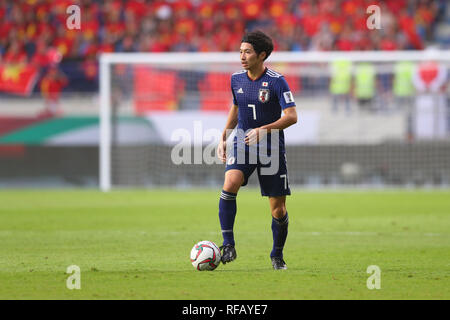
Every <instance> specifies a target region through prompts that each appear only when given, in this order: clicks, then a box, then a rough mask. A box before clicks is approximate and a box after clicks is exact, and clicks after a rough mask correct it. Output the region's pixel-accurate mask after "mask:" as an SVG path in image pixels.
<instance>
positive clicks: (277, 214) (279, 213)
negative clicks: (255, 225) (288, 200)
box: [272, 205, 286, 219]
mask: <svg viewBox="0 0 450 320" xmlns="http://www.w3.org/2000/svg"><path fill="white" fill-rule="evenodd" d="M285 214H286V207H285V206H284V205H279V206H276V207H274V208H272V217H274V218H276V219H281V218H283V217H284V215H285Z"/></svg>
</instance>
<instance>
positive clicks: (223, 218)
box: [217, 31, 297, 270]
mask: <svg viewBox="0 0 450 320" xmlns="http://www.w3.org/2000/svg"><path fill="white" fill-rule="evenodd" d="M272 51H273V43H272V39H271V38H270V37H268V36H267V35H266V34H264V33H263V32H261V31H253V32H248V33H246V34H245V35H244V36H243V38H242V41H241V47H240V60H241V64H242V67H243V68H244V70H242V71H239V72H236V73H234V74H233V75H232V76H231V91H232V94H233V106H232V107H231V109H230V111H229V113H228V119H227V122H226V125H225V129H224V131H223V133H222V139H221V141H220V142H219V145H218V148H217V155H218V157H219V158H220V159H221V160H222V162H223V163H226V168H225V181H224V184H223V189H222V193H221V196H220V200H219V220H220V225H221V229H222V236H223V245H222V246H221V249H222V250H223V252H222V263H224V264H225V263H228V262H231V261H233V260H234V259H236V257H237V254H236V249H235V241H234V233H233V226H234V220H235V216H236V211H237V210H236V196H237V193H238V191H239V189H240V187H241V186H245V185H246V184H247V182H248V178H249V177H250V175H251V174H252V173H253V172H254V171H255V169H256V170H257V174H258V179H259V185H260V188H261V195H262V196H267V197H269V205H270V210H271V214H272V234H273V247H272V251H271V253H270V258H271V261H272V266H273V268H274V269H276V270H278V269H287V267H286V263H285V261H284V260H283V248H284V244H285V241H286V238H287V234H288V223H289V218H288V213H287V211H286V195H290V194H291V191H290V189H289V180H288V175H287V167H286V156H285V146H284V133H283V129H285V128H287V127H289V126H291V125H293V124H295V123H296V122H297V112H296V108H295V102H294V98H293V95H292V93H291V91H290V89H289V86H288V84H287V82H286V80H285V79H284V77H283V76H282V75H281V74H279V73H277V72H275V71H273V70H271V69H269V68H267V67H265V66H264V61H265V60H266V59H267V58H268V57H269V55H270V54H271V52H272ZM282 111H283V115H282ZM236 125H237V131H239V130H240V131H241V132H244V134H241V135H239V134H236V136H235V138H234V140H233V148H232V149H233V150H227V142H226V141H227V138H228V137H229V135H230V133H231V131H232V130H233V129H234V128H235V127H236ZM276 133H278V135H276ZM271 135H272V136H271ZM273 136H275V137H276V136H278V141H276V142H275V143H274V142H273V141H272V140H273V139H272V137H273ZM255 147H256V150H257V151H256V153H257V158H256V161H251V160H250V159H251V158H252V155H253V154H252V152H253V153H254V150H255ZM263 147H266V154H267V155H269V153H270V163H276V164H277V167H276V168H275V173H272V174H267V173H265V171H264V169H267V167H268V164H267V161H263V157H262V153H261V152H262V151H261V150H262V148H263ZM239 153H241V154H239ZM242 155H243V156H242ZM275 157H278V158H277V159H275ZM242 158H245V159H244V161H242V160H243V159H242ZM253 159H255V158H254V157H253ZM275 160H278V162H277V161H275ZM269 165H270V164H269Z"/></svg>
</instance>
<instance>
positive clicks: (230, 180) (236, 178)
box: [223, 172, 244, 193]
mask: <svg viewBox="0 0 450 320" xmlns="http://www.w3.org/2000/svg"><path fill="white" fill-rule="evenodd" d="M243 182H244V177H243V175H242V173H240V172H227V174H226V175H225V182H224V184H223V190H225V191H228V192H233V193H237V192H238V190H239V188H240V187H241V185H242V183H243Z"/></svg>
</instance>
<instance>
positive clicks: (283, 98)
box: [275, 77, 295, 110]
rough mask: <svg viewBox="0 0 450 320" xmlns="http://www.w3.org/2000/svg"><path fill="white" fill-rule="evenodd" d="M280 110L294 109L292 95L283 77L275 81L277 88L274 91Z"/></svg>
mask: <svg viewBox="0 0 450 320" xmlns="http://www.w3.org/2000/svg"><path fill="white" fill-rule="evenodd" d="M275 92H276V94H277V96H278V100H279V102H280V106H281V109H283V110H284V109H286V108H289V107H295V101H294V95H293V94H292V92H291V89H289V85H288V83H287V81H286V79H285V78H284V77H279V78H278V81H277V88H276V90H275Z"/></svg>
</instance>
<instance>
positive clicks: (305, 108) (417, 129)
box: [99, 50, 450, 191]
mask: <svg viewBox="0 0 450 320" xmlns="http://www.w3.org/2000/svg"><path fill="white" fill-rule="evenodd" d="M336 61H346V62H348V63H350V64H351V65H352V67H351V70H350V77H351V88H348V90H347V91H345V92H343V93H339V92H332V90H331V83H332V81H333V77H334V76H335V74H334V72H335V71H333V70H334V69H333V63H334V62H336ZM400 62H411V63H412V64H414V68H415V71H414V72H415V74H414V75H412V77H416V78H417V79H418V80H417V81H416V82H420V81H421V78H420V77H421V76H423V77H425V78H424V79H422V80H423V82H424V83H425V84H424V85H425V87H426V86H427V85H429V84H430V82H433V81H435V82H436V81H437V80H435V78H436V75H434V71H428V74H425V73H426V72H427V70H426V68H425V71H424V72H423V73H420V72H419V71H417V68H418V66H419V65H421V64H425V63H434V64H436V65H437V66H439V68H440V70H441V71H439V72H441V73H442V72H445V78H442V79H441V80H442V83H441V84H440V85H437V86H438V87H439V88H436V90H435V88H431V87H430V88H425V89H424V90H422V91H420V90H421V89H420V88H415V89H414V94H411V95H410V96H407V97H406V96H405V97H402V96H401V94H400V95H399V96H396V95H398V94H397V92H396V89H395V88H394V86H395V85H396V84H395V81H396V80H394V79H395V77H396V76H397V74H396V73H397V71H396V69H395V68H396V67H395V65H396V64H398V63H400ZM364 63H365V64H370V65H371V68H369V69H364V70H363V69H362V68H361V69H358V66H360V65H363V64H364ZM267 64H268V65H269V67H271V68H273V69H274V70H276V71H278V72H280V73H282V74H283V75H284V76H285V77H286V79H287V81H288V83H289V85H290V86H291V89H292V92H293V94H294V98H295V101H296V104H297V107H298V112H299V123H298V124H297V125H296V127H298V129H297V128H294V129H290V128H288V132H287V133H286V139H287V140H286V143H287V145H288V158H289V160H288V165H289V176H290V179H291V180H290V182H291V183H292V182H293V184H294V185H295V184H298V185H303V186H314V185H319V186H321V185H332V186H335V185H343V184H344V185H345V184H347V183H351V184H352V185H354V184H364V185H381V186H385V185H390V184H395V185H397V186H404V185H411V184H412V183H415V181H419V180H420V181H421V182H420V183H425V184H427V183H433V182H432V181H434V180H437V181H438V182H439V183H440V185H442V184H447V183H450V168H449V166H450V161H447V163H446V162H445V160H446V159H447V160H449V159H450V158H448V157H449V155H450V149H449V144H448V143H449V132H450V124H449V123H450V120H449V119H450V112H449V110H448V109H449V105H448V101H449V99H450V98H449V90H450V89H448V88H449V76H448V74H449V70H450V51H449V50H446V51H442V50H426V51H389V52H386V51H364V52H357V51H352V52H274V53H272V55H271V56H270V57H269V58H268V60H267ZM240 69H241V66H240V64H239V54H238V53H105V54H102V55H101V56H100V73H99V81H100V93H99V97H100V99H99V101H100V113H99V115H100V116H99V118H100V132H99V139H100V140H99V141H100V142H99V186H100V189H101V190H102V191H108V190H110V189H111V188H112V187H114V186H162V187H177V186H187V187H189V186H191V185H195V186H209V185H213V183H212V184H210V183H209V182H208V181H207V180H206V179H207V178H206V177H212V181H218V180H220V176H219V178H217V177H218V175H219V174H223V168H222V167H221V166H218V165H214V164H212V165H211V164H205V163H192V164H190V165H189V166H188V167H185V169H186V170H183V169H182V166H183V165H180V164H174V163H171V162H173V161H172V159H171V158H170V155H171V154H173V148H174V145H175V144H176V143H174V142H173V141H172V142H171V138H173V133H174V131H176V130H185V131H184V132H186V133H189V134H191V135H192V137H191V138H192V139H191V143H192V145H195V144H196V142H195V141H194V140H195V134H196V132H195V130H196V127H195V126H196V125H197V129H198V127H201V128H200V129H201V130H203V132H200V133H199V134H200V140H202V138H204V136H203V135H204V133H205V132H204V131H207V129H208V128H209V129H211V128H215V129H217V130H222V129H223V126H224V125H225V120H226V110H227V109H228V108H229V107H230V106H231V92H230V88H229V83H227V81H229V78H230V76H231V74H232V73H234V72H236V71H239V70H240ZM339 70H340V71H339V72H341V76H342V73H344V72H345V71H343V70H344V69H339ZM370 70H373V73H374V75H373V76H374V78H373V79H375V81H376V82H375V83H374V84H372V85H373V86H374V87H372V88H371V90H366V89H367V88H364V85H367V86H368V85H369V84H367V83H366V84H364V81H368V78H370ZM398 73H399V74H401V71H400V72H398ZM403 75H404V73H403ZM426 77H428V78H426ZM430 77H434V78H430ZM340 79H345V77H341V78H339V76H337V77H336V78H335V79H334V80H335V81H337V83H339V81H341V84H342V81H344V80H340ZM358 81H359V82H360V83H362V85H361V84H359V86H360V87H361V88H362V89H361V90H360V91H361V92H363V93H364V91H365V92H366V93H367V92H369V91H372V94H373V96H372V97H367V99H366V98H364V97H363V96H360V97H358V96H357V94H358V92H357V91H358V83H357V82H358ZM411 81H413V79H411ZM368 83H370V81H369V82H368ZM400 85H402V83H400ZM410 85H415V86H419V84H417V83H415V84H410ZM341 89H342V86H341ZM363 93H361V94H363ZM421 96H423V97H421ZM427 97H430V99H431V100H429V101H432V102H431V104H432V106H431V109H430V107H427V103H428V104H430V102H427V99H426V98H427ZM402 98H408V99H402ZM421 99H422V100H421ZM341 100H342V101H341ZM366 100H367V101H366ZM369 100H370V101H369ZM343 101H344V102H343ZM405 101H406V103H407V104H408V103H409V104H411V105H410V106H408V107H407V108H409V109H408V110H409V111H408V110H406V109H405V108H403V106H400V105H401V104H403V103H404V102H405ZM346 103H348V105H349V106H351V108H350V107H349V110H350V109H352V111H351V112H349V113H348V114H347V113H346V112H345V110H344V109H343V108H344V107H342V104H344V105H345V104H346ZM436 103H438V104H439V105H440V106H439V107H436V105H435V104H436ZM339 105H341V106H339ZM335 106H337V107H336V108H339V109H334V107H335ZM427 108H428V109H427ZM411 110H414V112H411ZM427 110H428V111H427ZM430 110H432V111H430ZM430 112H432V113H433V114H431V115H430V114H429V113H430ZM412 114H413V116H412ZM139 119H142V120H143V121H140V120H139ZM183 124H184V125H185V126H186V127H183ZM208 125H209V127H208ZM408 126H412V127H413V129H411V128H409V129H408V128H406V127H408ZM187 127H189V128H187ZM436 128H437V129H436ZM200 129H199V130H200ZM201 130H200V131H201ZM289 130H291V131H289ZM408 130H413V131H414V132H413V136H410V135H408V134H406V133H405V131H408ZM408 132H409V131H408ZM408 132H407V133H408ZM197 134H198V132H197ZM409 134H411V132H409ZM197 138H198V136H197ZM288 138H289V139H288ZM200 144H202V142H200ZM204 146H205V141H203V147H204ZM289 149H291V150H289ZM430 150H431V153H428V157H431V158H427V154H426V153H427V152H430ZM411 157H413V158H411ZM194 162H195V161H194ZM383 170H385V171H387V172H384V171H383ZM414 175H420V177H415V176H414ZM165 176H167V177H165ZM171 179H172V180H174V181H172V180H171ZM433 179H434V180H433ZM430 181H431V182H430Z"/></svg>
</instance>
